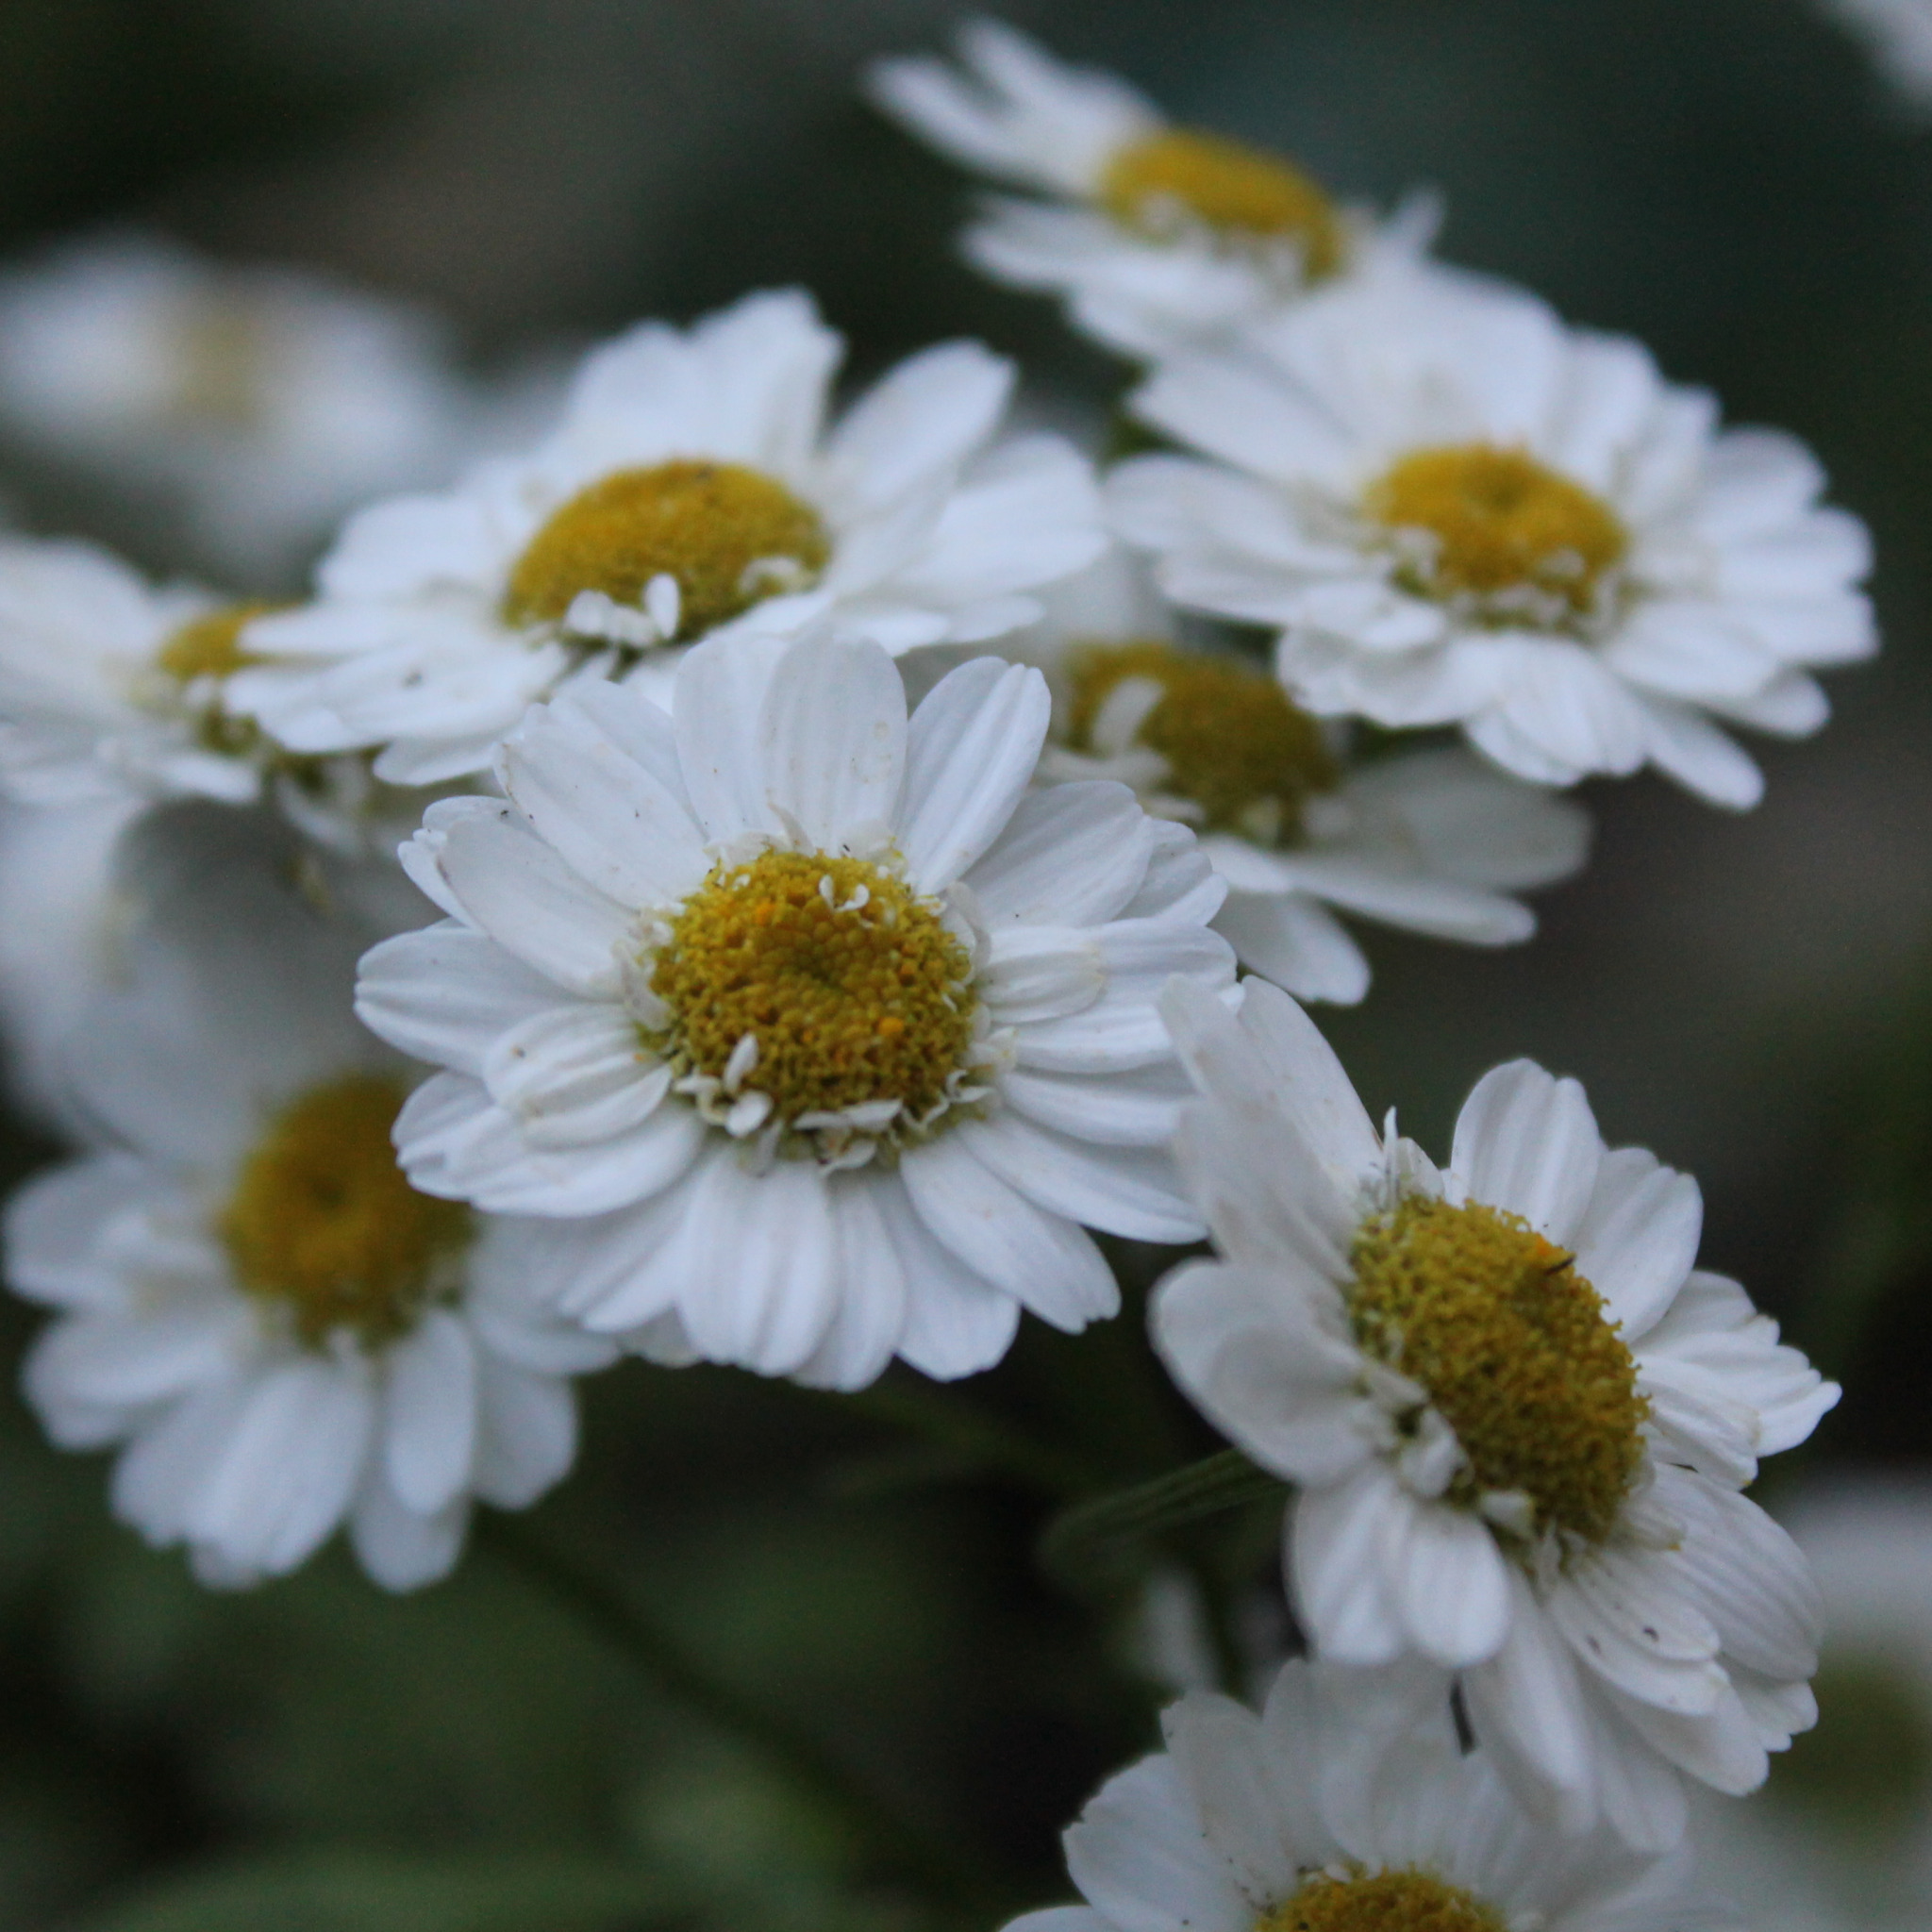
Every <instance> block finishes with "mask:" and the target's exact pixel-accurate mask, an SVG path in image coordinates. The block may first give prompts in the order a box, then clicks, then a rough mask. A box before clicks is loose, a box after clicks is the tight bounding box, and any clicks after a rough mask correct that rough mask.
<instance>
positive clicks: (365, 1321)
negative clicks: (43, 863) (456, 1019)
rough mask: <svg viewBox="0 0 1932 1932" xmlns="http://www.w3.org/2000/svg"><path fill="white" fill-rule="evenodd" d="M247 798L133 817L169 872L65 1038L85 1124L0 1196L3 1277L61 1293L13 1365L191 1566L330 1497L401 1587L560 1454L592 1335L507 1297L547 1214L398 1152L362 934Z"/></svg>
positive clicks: (47, 1418) (322, 1506)
mask: <svg viewBox="0 0 1932 1932" xmlns="http://www.w3.org/2000/svg"><path fill="white" fill-rule="evenodd" d="M211 818H212V823H210V819H211ZM237 824H238V822H237V821H235V820H234V819H233V818H232V817H229V816H228V815H225V814H219V813H215V814H211V813H210V810H209V808H205V807H204V808H198V809H197V810H194V811H190V812H178V813H175V814H171V815H169V816H168V817H167V818H165V819H163V820H151V821H149V822H148V824H147V825H146V826H144V827H143V828H142V833H141V834H140V835H138V836H139V838H140V841H141V843H142V846H143V848H144V849H143V850H142V851H141V852H140V853H139V854H138V855H137V857H136V862H135V870H136V871H137V874H139V873H141V872H142V871H144V870H147V871H153V870H158V871H162V872H165V873H166V874H168V876H169V878H170V881H171V890H170V891H168V892H167V894H166V895H165V898H164V899H162V900H159V901H158V903H157V907H156V910H155V913H154V918H153V921H152V923H151V924H143V926H142V929H141V930H140V931H139V932H137V933H136V934H134V935H131V936H130V937H129V939H128V941H126V947H125V955H126V958H125V969H124V972H123V974H121V975H120V976H119V978H118V979H117V982H116V984H115V986H114V987H113V989H112V990H110V991H108V992H107V993H105V994H104V995H102V996H101V997H100V998H99V999H98V1000H97V1001H96V1002H95V1004H94V1005H93V1007H92V1008H91V1010H90V1011H89V1013H88V1015H87V1017H86V1022H85V1024H83V1025H81V1026H79V1027H77V1028H76V1029H75V1034H74V1037H73V1039H72V1041H71V1042H70V1047H69V1063H70V1071H71V1077H72V1080H73V1086H74V1091H75V1099H76V1101H77V1103H78V1105H79V1108H80V1109H81V1111H82V1113H83V1114H84V1115H85V1116H87V1117H89V1118H91V1119H92V1122H93V1124H94V1127H95V1135H94V1141H95V1144H94V1147H93V1149H92V1151H91V1152H89V1153H88V1154H86V1155H84V1156H83V1157H82V1158H79V1159H77V1160H75V1161H73V1162H71V1163H70V1164H68V1165H67V1166H64V1167H61V1168H58V1169H56V1170H55V1171H54V1172H52V1173H50V1174H43V1175H42V1176H40V1177H38V1178H37V1179H35V1180H33V1181H31V1182H29V1183H28V1185H27V1186H26V1187H25V1189H23V1190H22V1191H21V1192H20V1193H19V1194H18V1195H17V1196H16V1197H15V1199H14V1201H13V1202H12V1204H11V1206H10V1207H9V1208H8V1215H7V1224H6V1233H7V1278H8V1282H9V1284H10V1285H11V1286H12V1287H13V1288H14V1289H15V1290H16V1291H18V1292H19V1293H21V1294H23V1295H25V1296H27V1297H29V1298H30V1299H32V1300H35V1301H39V1302H43V1303H46V1304H48V1305H49V1306H51V1307H54V1308H55V1309H57V1310H58V1320H57V1321H56V1322H55V1323H54V1324H52V1326H51V1327H50V1328H49V1329H48V1331H47V1332H46V1333H45V1334H44V1335H43V1336H42V1338H41V1340H40V1341H38V1343H37V1344H36V1345H35V1347H34V1348H33V1350H32V1352H31V1353H30V1355H29V1357H28V1359H27V1364H26V1370H25V1386H26V1392H27V1396H28V1399H29V1400H30V1401H31V1402H32V1404H33V1405H34V1407H35V1408H36V1409H37V1410H38V1411H39V1413H40V1415H41V1417H42V1421H43V1422H44V1423H45V1424H46V1427H47V1430H48V1433H49V1434H50V1435H51V1436H52V1437H53V1438H54V1440H55V1441H57V1442H58V1443H59V1444H60V1445H61V1446H62V1447H65V1448H72V1449H89V1448H98V1447H104V1446H107V1445H108V1444H116V1443H123V1444H125V1445H126V1446H125V1450H124V1451H123V1453H122V1455H121V1457H120V1459H119V1461H118V1463H117V1465H116V1468H115V1472H114V1479H113V1500H114V1507H115V1511H116V1513H117V1514H118V1515H119V1516H120V1517H121V1518H122V1519H123V1520H125V1522H127V1523H129V1524H132V1525H133V1526H134V1527H135V1528H137V1529H139V1530H140V1531H141V1532H142V1535H143V1536H145V1537H146V1538H147V1539H148V1540H149V1541H152V1542H154V1543H157V1544H175V1543H179V1544H185V1545H186V1546H187V1549H188V1551H189V1553H190V1556H191V1557H192V1560H193V1563H194V1567H195V1570H196V1572H197V1574H199V1575H200V1576H201V1577H202V1578H203V1579H204V1580H205V1581H207V1582H210V1583H218V1584H225V1585H229V1584H243V1583H248V1582H253V1581H256V1580H258V1579H259V1578H260V1577H263V1576H269V1575H276V1574H281V1573H283V1572H286V1571H289V1570H291V1569H293V1568H294V1567H295V1566H296V1565H297V1564H299V1563H301V1562H302V1561H303V1560H304V1559H305V1558H306V1557H308V1556H309V1555H310V1554H311V1553H312V1552H313V1551H314V1550H315V1549H316V1548H317V1547H318V1546H319V1545H320V1544H321V1543H322V1542H323V1541H325V1539H326V1538H327V1537H328V1536H329V1535H330V1533H331V1532H332V1531H333V1530H334V1529H336V1528H337V1527H338V1526H339V1525H340V1524H342V1523H344V1522H346V1523H347V1524H348V1527H349V1532H350V1536H351V1539H352V1541H353V1542H354V1544H355V1547H356V1550H357V1553H358V1556H359V1557H361V1559H362V1562H363V1565H364V1567H365V1568H366V1569H367V1570H368V1571H369V1573H370V1574H371V1575H373V1576H374V1577H375V1579H376V1580H377V1581H378V1582H380V1583H383V1584H385V1585H387V1586H388V1587H390V1588H391V1589H408V1588H411V1587H414V1586H416V1585H418V1584H422V1583H426V1582H429V1581H431V1580H432V1579H434V1578H435V1577H438V1576H440V1575H441V1574H444V1573H445V1572H446V1571H447V1570H448V1569H449V1568H450V1566H451V1565H452V1564H453V1563H454V1562H455V1561H456V1558H457V1556H458V1552H459V1550H460V1548H461V1544H462V1539H463V1532H464V1526H465V1524H466V1522H467V1519H468V1515H469V1510H470V1507H471V1502H472V1499H473V1498H477V1497H480V1498H482V1499H483V1500H485V1501H488V1502H491V1503H494V1504H496V1505H498V1506H499V1507H505V1508H520V1507H523V1506H525V1504H528V1503H529V1502H531V1501H533V1500H534V1499H535V1498H536V1497H537V1496H538V1495H540V1494H541V1492H542V1491H544V1490H546V1489H548V1488H549V1487H550V1486H551V1485H552V1484H553V1483H555V1482H556V1481H557V1480H558V1478H559V1477H560V1476H561V1475H562V1474H563V1473H564V1472H565V1470H566V1469H568V1467H569V1466H570V1462H571V1459H572V1457H573V1455H574V1453H575V1409H574V1407H573V1398H572V1394H571V1390H570V1382H569V1377H570V1375H571V1374H575V1373H576V1372H578V1371H581V1370H584V1369H589V1368H592V1367H595V1366H597V1365H599V1364H600V1363H602V1362H603V1361H605V1360H608V1358H609V1357H610V1355H611V1354H612V1353H613V1351H612V1350H611V1349H610V1348H609V1346H608V1344H605V1343H602V1342H600V1341H597V1340H596V1339H595V1338H594V1337H589V1336H586V1335H584V1334H583V1333H582V1331H581V1330H579V1329H577V1328H576V1327H575V1326H574V1325H571V1326H566V1325H564V1324H559V1323H558V1321H557V1320H556V1319H555V1318H554V1316H551V1315H550V1314H548V1313H547V1312H546V1311H545V1310H543V1309H542V1308H541V1307H539V1305H538V1304H536V1303H535V1302H534V1300H532V1299H531V1298H530V1296H529V1295H528V1292H527V1291H526V1289H525V1281H526V1279H527V1277H528V1275H529V1274H530V1273H531V1270H532V1265H533V1253H532V1251H533V1248H534V1247H535V1245H536V1244H537V1242H538V1241H540V1240H541V1230H536V1229H533V1228H531V1227H530V1226H528V1225H522V1224H514V1223H501V1222H493V1221H491V1220H490V1219H488V1218H487V1217H484V1216H479V1215H476V1214H475V1213H473V1212H472V1211H471V1210H470V1209H468V1208H461V1207H458V1206H455V1205H453V1204H452V1203H449V1202H446V1201H441V1200H433V1199H431V1198H430V1197H429V1196H427V1195H425V1194H421V1193H418V1192H417V1191H415V1190H414V1189H412V1188H411V1187H410V1186H409V1185H408V1182H407V1181H406V1180H405V1179H404V1178H403V1175H402V1174H401V1172H400V1170H399V1169H398V1167H397V1165H396V1158H395V1151H394V1149H393V1147H392V1146H391V1141H390V1127H391V1122H392V1121H393V1120H394V1118H395V1115H396V1111H397V1109H398V1108H399V1107H400V1106H401V1105H402V1103H403V1098H404V1095H405V1094H406V1093H407V1091H408V1087H409V1083H410V1080H411V1078H412V1073H411V1070H410V1069H409V1068H408V1067H407V1066H406V1065H405V1064H404V1063H403V1062H402V1061H401V1060H399V1059H398V1058H396V1057H394V1056H393V1055H391V1054H390V1053H389V1052H388V1051H387V1050H386V1049H385V1048H383V1047H382V1046H381V1045H380V1044H379V1043H378V1042H376V1041H373V1040H371V1039H370V1038H369V1036H368V1035H367V1033H366V1032H364V1031H363V1029H362V1028H361V1027H360V1026H358V1024H356V1021H355V1018H354V1016H353V1013H352V1010H351V989H352V986H353V983H354V964H355V958H356V954H357V951H358V948H359V947H360V946H361V945H363V944H365V943H366V941H367V938H368V930H367V928H366V927H364V926H361V925H359V924H354V923H350V922H345V921H334V922H331V921H327V920H325V919H324V918H323V917H322V916H321V915H319V914H318V913H317V911H316V910H315V908H314V907H313V906H312V905H311V904H310V903H309V901H308V899H307V898H306V897H305V896H304V895H303V894H302V892H301V891H300V889H299V887H298V886H296V885H295V884H294V883H292V882H291V881H290V880H289V879H288V877H287V872H286V868H285V867H284V866H282V865H281V864H280V863H279V862H276V861H277V855H276V854H275V852H274V849H273V847H267V848H257V849H255V850H252V851H251V850H250V849H249V848H248V846H247V845H246V843H245V841H242V840H241V839H239V838H238V836H237Z"/></svg>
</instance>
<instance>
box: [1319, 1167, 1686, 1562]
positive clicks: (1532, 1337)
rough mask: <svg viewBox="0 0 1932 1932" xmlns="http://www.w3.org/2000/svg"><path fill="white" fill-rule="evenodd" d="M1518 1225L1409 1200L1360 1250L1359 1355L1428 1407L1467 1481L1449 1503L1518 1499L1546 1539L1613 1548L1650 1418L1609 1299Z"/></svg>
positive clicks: (1351, 1296)
mask: <svg viewBox="0 0 1932 1932" xmlns="http://www.w3.org/2000/svg"><path fill="white" fill-rule="evenodd" d="M1573 1258H1574V1257H1571V1256H1570V1255H1568V1254H1566V1253H1565V1252H1564V1251H1563V1250H1562V1249H1561V1248H1558V1247H1555V1246H1553V1245H1552V1244H1551V1243H1550V1242H1549V1241H1545V1240H1544V1239H1543V1238H1542V1236H1541V1235H1540V1234H1537V1233H1535V1232H1534V1231H1532V1230H1531V1229H1530V1228H1529V1226H1528V1225H1527V1224H1525V1223H1524V1222H1523V1221H1522V1220H1521V1219H1519V1218H1518V1217H1517V1216H1516V1215H1513V1214H1506V1213H1503V1212H1500V1211H1499V1210H1498V1209H1496V1208H1486V1207H1483V1206H1481V1205H1480V1204H1479V1203H1475V1202H1471V1203H1469V1204H1467V1205H1466V1206H1463V1207H1460V1208H1457V1207H1451V1206H1449V1205H1448V1204H1447V1203H1445V1202H1441V1201H1437V1200H1431V1199H1429V1198H1427V1197H1425V1196H1423V1195H1410V1196H1408V1197H1407V1199H1405V1200H1404V1201H1402V1202H1401V1204H1400V1205H1399V1206H1398V1207H1396V1208H1394V1209H1392V1210H1391V1212H1389V1213H1386V1214H1381V1215H1377V1216H1376V1217H1375V1218H1374V1220H1373V1221H1370V1222H1369V1223H1368V1224H1366V1225H1365V1226H1364V1227H1363V1228H1362V1230H1361V1231H1360V1233H1359V1234H1358V1235H1357V1237H1356V1242H1355V1250H1354V1255H1353V1259H1354V1263H1355V1279H1354V1281H1353V1283H1352V1284H1351V1285H1350V1287H1349V1290H1348V1304H1349V1312H1350V1315H1351V1317H1352V1319H1353V1321H1354V1324H1355V1333H1356V1339H1357V1341H1358V1342H1359V1343H1360V1344H1361V1346H1362V1347H1363V1348H1364V1349H1365V1350H1366V1351H1367V1352H1368V1353H1369V1354H1371V1355H1373V1356H1374V1357H1376V1358H1377V1359H1378V1360H1380V1361H1383V1362H1386V1363H1388V1364H1389V1365H1390V1366H1391V1368H1395V1369H1399V1370H1400V1371H1401V1372H1402V1373H1403V1374H1405V1375H1407V1376H1408V1377H1409V1378H1410V1379H1411V1380H1413V1381H1416V1382H1419V1383H1420V1384H1421V1385H1422V1386H1423V1388H1424V1389H1425V1390H1426V1391H1428V1396H1429V1401H1430V1402H1431V1403H1432V1404H1433V1405H1434V1407H1435V1408H1436V1409H1437V1411H1438V1412H1439V1413H1440V1414H1441V1416H1442V1418H1443V1419H1444V1421H1446V1422H1447V1423H1448V1424H1449V1425H1450V1427H1451V1428H1453V1429H1454V1430H1455V1432H1456V1438H1457V1441H1458V1442H1460V1443H1461V1445H1462V1448H1463V1452H1464V1454H1465V1455H1466V1456H1467V1457H1468V1466H1467V1467H1466V1468H1465V1469H1463V1470H1462V1471H1461V1472H1460V1473H1459V1474H1457V1477H1456V1478H1455V1480H1454V1482H1452V1484H1451V1486H1450V1490H1449V1495H1450V1497H1451V1498H1452V1499H1453V1500H1455V1501H1457V1502H1460V1503H1463V1504H1465V1505H1471V1504H1474V1503H1475V1502H1476V1501H1477V1500H1478V1499H1479V1498H1480V1497H1481V1496H1482V1495H1483V1494H1484V1493H1485V1492H1486V1491H1518V1492H1520V1493H1522V1494H1523V1495H1524V1496H1527V1497H1528V1499H1529V1501H1530V1503H1531V1505H1532V1506H1533V1508H1534V1511H1535V1527H1536V1529H1537V1530H1539V1531H1541V1530H1542V1529H1545V1528H1550V1527H1555V1528H1557V1529H1562V1530H1567V1531H1568V1532H1570V1533H1571V1534H1572V1535H1573V1536H1576V1537H1581V1538H1583V1539H1584V1540H1585V1541H1590V1542H1598V1543H1600V1542H1602V1541H1604V1539H1605V1538H1606V1537H1607V1536H1608V1534H1609V1532H1610V1530H1611V1528H1612V1526H1613V1525H1614V1524H1615V1522H1616V1518H1617V1512H1618V1510H1619V1508H1620V1507H1622V1504H1623V1500H1624V1492H1625V1491H1627V1490H1628V1488H1629V1486H1630V1480H1631V1478H1632V1477H1633V1476H1634V1475H1635V1474H1637V1470H1638V1465H1639V1464H1640V1462H1641V1459H1642V1456H1643V1441H1642V1437H1641V1434H1640V1428H1641V1424H1642V1422H1643V1420H1644V1418H1645V1416H1647V1415H1648V1414H1649V1405H1648V1404H1647V1403H1646V1402H1645V1401H1644V1399H1643V1397H1642V1396H1641V1395H1640V1394H1639V1393H1638V1392H1637V1365H1636V1362H1635V1361H1634V1360H1633V1359H1632V1357H1631V1354H1630V1351H1629V1349H1628V1348H1627V1347H1626V1346H1625V1345H1624V1341H1623V1340H1622V1338H1621V1337H1620V1336H1619V1335H1618V1333H1617V1330H1616V1327H1615V1325H1614V1324H1612V1323H1611V1322H1610V1321H1609V1320H1608V1319H1607V1317H1606V1315H1605V1313H1604V1302H1603V1297H1602V1296H1601V1295H1599V1294H1598V1293H1597V1291H1596V1290H1595V1289H1593V1288H1592V1287H1591V1285H1590V1283H1589V1282H1587V1281H1586V1280H1585V1279H1584V1278H1583V1277H1582V1275H1580V1274H1577V1272H1576V1270H1575V1268H1574V1266H1573V1265H1572V1263H1573Z"/></svg>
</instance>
